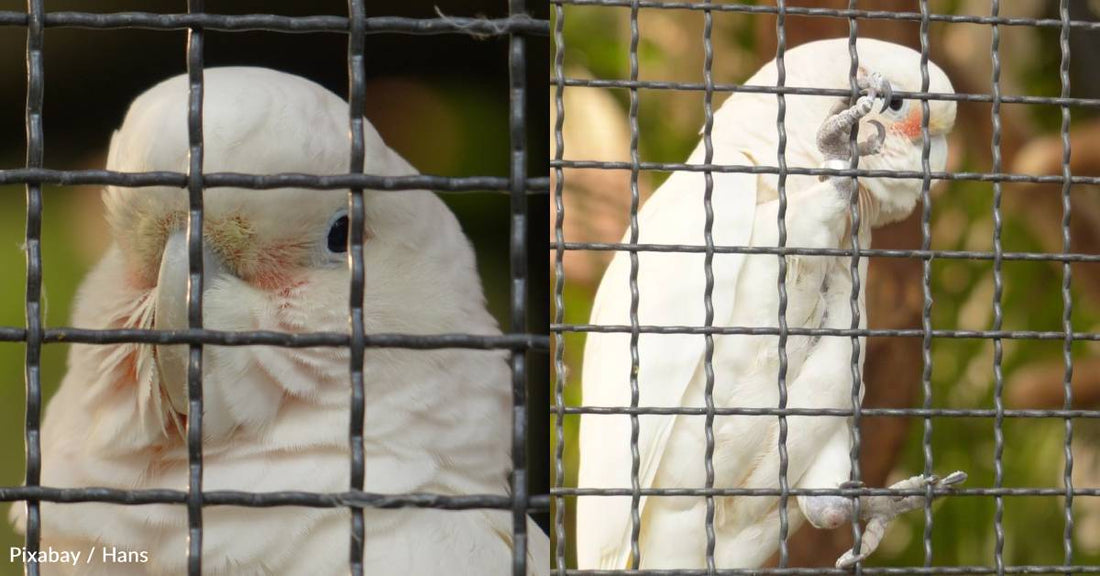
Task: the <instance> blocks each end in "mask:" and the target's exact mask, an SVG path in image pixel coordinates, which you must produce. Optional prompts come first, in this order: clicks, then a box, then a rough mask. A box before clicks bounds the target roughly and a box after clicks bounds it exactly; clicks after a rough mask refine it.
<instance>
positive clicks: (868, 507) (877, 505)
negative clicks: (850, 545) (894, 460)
mask: <svg viewBox="0 0 1100 576" xmlns="http://www.w3.org/2000/svg"><path fill="white" fill-rule="evenodd" d="M966 478H967V476H966V472H962V471H957V472H952V473H951V474H948V475H947V476H945V477H943V478H940V477H939V476H935V475H933V476H923V475H922V476H913V477H911V478H907V479H905V480H902V481H901V482H898V483H896V484H894V485H893V486H890V489H891V490H898V491H902V490H905V491H913V490H926V489H928V487H932V488H952V487H954V486H956V485H958V484H961V483H963V482H965V481H966ZM926 502H927V497H926V496H924V495H905V494H899V495H897V496H894V495H885V496H866V497H862V498H860V516H861V517H862V519H863V521H864V527H863V534H862V537H861V538H860V551H859V554H856V553H855V551H854V550H848V551H847V552H845V553H844V554H843V555H842V556H841V557H840V558H838V559H837V561H836V567H837V568H850V567H852V566H855V564H856V563H857V562H860V561H862V560H864V559H866V558H867V557H868V556H870V555H871V553H872V552H874V551H875V549H876V548H878V545H879V542H881V541H882V536H883V535H884V534H885V533H886V527H887V526H889V525H890V522H892V521H893V520H894V518H896V517H897V516H898V515H900V514H903V513H905V512H908V511H910V510H915V509H917V508H923V507H924V506H925V505H926Z"/></svg>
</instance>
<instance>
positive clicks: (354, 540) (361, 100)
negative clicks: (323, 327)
mask: <svg viewBox="0 0 1100 576" xmlns="http://www.w3.org/2000/svg"><path fill="white" fill-rule="evenodd" d="M365 18H366V8H365V6H364V4H363V0H348V19H349V20H350V24H351V29H350V33H349V34H348V125H349V128H350V131H349V136H350V142H349V144H350V146H349V154H350V155H351V158H350V164H349V165H348V171H349V172H352V173H356V172H363V164H364V157H363V154H364V153H365V151H366V150H365V146H366V145H365V143H364V141H363V115H364V114H365V113H366V97H367V87H366V83H367V80H366V74H365V72H364V69H363V66H364V55H363V54H364V52H365V50H366V44H365V43H366V39H365V34H364V30H363V27H364V26H363V21H364V19H365ZM364 209H365V208H364V206H363V189H362V188H358V187H352V188H351V189H350V190H349V191H348V214H350V215H351V218H350V220H351V222H350V224H351V230H350V234H349V238H348V267H349V268H351V280H350V282H351V290H350V292H349V297H348V323H349V324H350V326H349V328H350V329H351V342H352V347H351V358H350V366H349V368H350V371H351V398H350V399H349V400H350V402H351V418H350V419H349V422H348V446H349V448H350V454H351V459H350V462H349V463H348V464H349V465H350V466H351V476H350V477H351V490H353V491H361V490H363V482H364V479H365V476H366V456H365V454H364V447H363V427H364V425H365V422H364V420H365V418H366V405H365V395H366V392H365V390H364V389H365V384H364V382H363V362H364V356H365V349H364V347H363V346H361V345H360V343H362V342H363V340H364V339H365V337H366V327H365V325H364V320H363V293H364V291H365V290H366V286H365V285H366V271H365V270H364V264H363V229H364V228H365V227H366V224H365V223H364V222H363V219H364V218H365V216H366V215H365V214H364ZM365 545H366V522H365V519H364V515H363V510H362V509H361V508H353V509H352V510H351V538H350V541H349V542H348V562H349V563H350V565H351V574H352V576H363V548H364V546H365Z"/></svg>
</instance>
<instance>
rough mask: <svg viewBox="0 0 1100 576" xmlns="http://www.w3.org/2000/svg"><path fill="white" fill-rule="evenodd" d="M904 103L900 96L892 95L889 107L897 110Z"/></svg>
mask: <svg viewBox="0 0 1100 576" xmlns="http://www.w3.org/2000/svg"><path fill="white" fill-rule="evenodd" d="M904 103H905V101H904V100H902V99H901V98H900V97H898V96H894V97H893V98H891V99H890V109H891V110H893V111H894V112H897V111H898V110H901V106H902V104H904Z"/></svg>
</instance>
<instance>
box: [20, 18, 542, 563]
mask: <svg viewBox="0 0 1100 576" xmlns="http://www.w3.org/2000/svg"><path fill="white" fill-rule="evenodd" d="M436 7H438V9H439V10H441V11H442V12H443V13H445V14H448V15H452V16H487V17H504V16H506V15H507V3H506V2H503V1H502V0H450V1H444V2H439V1H421V0H411V1H410V0H406V1H397V0H371V2H368V3H367V12H368V15H373V16H378V15H392V16H408V17H419V18H434V17H436V16H437V14H436V12H435V11H436ZM47 9H48V10H49V11H66V10H85V11H86V10H94V11H96V12H116V11H147V12H160V13H178V12H185V11H186V9H187V6H186V2H183V1H182V0H177V1H172V2H169V1H164V0H141V1H138V0H129V1H123V0H101V1H99V2H96V3H95V4H94V5H89V4H88V3H87V2H77V1H72V0H69V1H65V0H56V1H55V0H51V1H50V2H48V3H47ZM206 9H207V11H208V12H210V13H229V14H248V13H275V14H285V15H308V14H333V15H344V14H346V11H347V7H346V3H344V2H338V1H329V0H324V1H314V2H308V3H307V2H294V1H291V0H268V1H257V0H243V1H242V0H238V1H234V2H226V1H215V0H211V1H208V2H207V6H206ZM530 9H531V10H532V15H533V16H536V17H542V18H545V17H546V13H547V6H546V5H545V4H541V3H538V2H531V3H530ZM0 10H15V11H24V10H25V6H24V4H22V3H20V2H13V1H12V0H0ZM186 37H187V36H186V33H185V32H183V31H148V30H79V29H70V28H48V29H47V31H46V34H45V55H46V58H45V70H46V83H45V87H46V88H45V143H46V152H45V163H46V166H47V167H49V168H55V169H98V168H103V166H104V161H105V157H106V151H107V143H108V140H109V137H110V134H111V130H113V129H114V128H115V127H117V125H118V124H119V123H120V122H121V121H122V118H123V115H124V114H125V112H126V108H127V106H128V105H129V102H130V101H131V100H132V99H133V98H134V97H135V96H137V95H138V94H139V93H141V92H142V91H143V90H145V89H146V88H148V87H150V86H152V85H153V84H155V83H157V82H159V81H161V80H163V79H166V78H168V77H171V76H174V75H176V74H181V73H183V72H185V53H186V52H185V51H186ZM206 37H207V43H206V52H205V60H206V65H207V66H219V65H253V66H267V67H271V68H276V69H279V70H283V71H287V72H292V73H295V74H299V75H301V76H304V77H306V78H310V79H312V80H315V81H317V82H320V83H321V84H323V85H325V86H326V87H328V88H330V89H332V90H334V91H335V92H337V93H338V94H346V91H347V88H346V86H347V67H346V57H347V56H346V49H347V48H346V46H347V44H346V37H345V36H343V35H341V34H278V33H268V32H244V33H225V32H208V33H207V35H206ZM25 43H26V32H25V30H24V29H23V28H21V27H15V26H9V27H0V86H3V87H4V89H3V90H0V134H2V135H3V136H4V137H3V138H0V168H10V167H20V166H22V165H23V161H24V160H23V158H24V154H25V140H24V128H23V122H24V120H23V114H24V104H25V98H26V69H25V64H24V59H25V49H26V45H25ZM527 50H528V54H529V64H528V66H527V78H528V83H529V86H530V87H531V88H530V90H529V93H528V102H527V109H528V110H536V111H538V112H537V113H534V114H531V115H529V118H530V121H529V122H528V140H529V147H528V149H529V150H530V153H529V172H530V174H531V175H532V176H539V175H544V174H546V172H547V167H546V158H547V154H548V153H547V150H548V149H547V136H546V131H547V124H546V117H545V115H544V114H543V113H542V111H543V110H546V106H547V100H546V98H547V96H546V92H545V86H546V77H547V68H546V64H545V63H546V62H547V59H548V56H547V50H548V42H547V40H546V39H545V38H544V37H535V38H531V39H529V40H528V42H527ZM366 51H367V52H366V56H367V57H366V75H367V79H368V84H367V116H368V118H369V119H370V120H371V122H373V123H374V125H375V126H376V127H377V128H378V129H379V131H380V132H381V134H382V136H383V138H384V139H385V140H386V141H387V143H389V145H390V146H391V147H393V148H394V149H396V150H397V151H398V152H399V153H400V154H402V155H403V156H405V158H407V159H408V160H409V161H410V162H412V163H413V164H414V165H415V166H416V167H417V168H418V169H419V170H420V171H421V172H423V173H428V174H437V175H446V176H472V175H490V176H507V175H508V150H509V140H508V107H509V102H508V41H507V38H506V37H503V38H491V39H475V38H471V37H468V36H462V35H445V36H406V35H392V34H384V35H371V36H368V38H367V41H366ZM44 198H45V212H44V221H43V247H42V253H43V260H44V278H45V300H46V313H45V314H46V325H47V326H52V327H58V326H64V325H67V323H68V322H69V316H70V303H71V300H72V297H73V294H74V292H75V290H76V288H77V286H78V283H79V282H80V280H81V278H82V277H83V276H84V274H85V272H86V271H87V270H88V269H89V267H90V266H92V265H93V264H94V262H95V261H96V259H97V258H98V256H99V255H100V254H101V253H102V251H103V250H104V249H105V248H106V246H107V243H108V241H109V239H108V238H107V236H106V230H105V223H104V222H103V219H102V216H101V205H100V201H99V194H98V189H96V188H94V187H52V186H51V187H47V188H46V190H45V193H44ZM444 198H445V200H446V201H447V202H448V204H449V205H450V206H451V207H452V209H454V211H455V212H456V213H457V214H458V216H459V218H460V219H461V221H462V224H463V227H464V229H465V230H466V233H467V234H468V235H469V236H470V237H471V239H472V240H473V242H474V245H475V247H476V249H477V254H478V265H479V267H480V271H481V274H482V278H483V281H484V284H485V289H486V293H487V296H488V299H489V303H490V307H491V309H492V311H493V313H494V314H495V315H496V317H497V318H498V320H499V321H500V323H501V325H502V326H505V327H507V325H508V299H509V298H508V291H509V281H508V262H509V261H508V244H509V241H508V238H509V217H508V214H509V201H508V198H507V196H506V195H503V194H500V193H496V192H486V193H475V194H464V195H444ZM529 210H530V214H531V218H530V223H531V226H530V232H529V242H530V246H531V250H530V254H531V257H530V258H529V263H528V270H529V273H530V284H529V285H530V292H529V294H528V298H529V302H530V309H531V311H530V314H529V317H528V325H529V328H530V329H531V331H534V332H541V333H545V332H546V330H547V321H548V316H547V310H546V307H545V305H544V303H545V302H546V301H547V286H548V282H547V273H548V272H547V268H546V266H545V262H546V260H545V258H546V257H545V254H546V253H547V252H546V251H547V237H548V232H547V222H548V218H547V210H548V207H547V201H546V197H545V196H536V197H532V199H531V201H530V203H529ZM24 218H25V194H24V188H23V187H22V186H4V187H0V271H3V273H2V274H0V325H4V326H23V325H24V315H23V298H24V293H25V260H24V254H23V252H22V248H21V246H22V242H23V240H22V239H23V234H24ZM67 348H68V346H66V345H57V344H51V345H47V346H46V347H45V349H44V351H43V359H42V383H43V390H44V394H45V399H46V400H47V401H48V400H49V398H50V397H51V396H52V394H53V392H54V391H55V390H56V387H57V384H58V382H59V381H60V379H61V377H62V375H63V374H64V372H65V357H66V354H67ZM23 354H24V346H23V345H22V344H19V343H0V378H2V379H3V382H0V486H13V485H19V484H21V483H22V480H23V466H24V453H23V433H22V428H23V410H24V409H23V406H24V401H25V398H24V379H23ZM548 370H549V369H548V363H547V357H546V355H545V354H532V355H530V357H529V360H528V371H529V375H530V392H529V397H530V400H531V403H532V405H533V406H535V407H533V408H532V409H531V410H530V413H529V418H530V431H531V437H530V439H529V446H528V454H529V457H530V462H531V471H530V473H529V476H528V477H529V478H530V479H531V486H530V490H531V492H532V493H535V494H539V493H546V490H547V478H548V476H547V468H546V465H547V462H548V457H547V452H546V450H547V446H548V437H547V430H548V426H547V418H548V416H547V411H546V405H547V376H548V373H549V372H548ZM368 425H369V424H368ZM0 508H2V512H3V514H2V519H0V548H2V549H4V550H7V547H8V546H11V545H19V544H20V543H21V541H22V539H21V537H20V536H18V535H17V534H15V533H14V532H13V531H12V530H11V528H10V526H9V524H8V522H7V510H8V506H6V505H5V506H0ZM540 521H545V519H544V518H540ZM21 573H22V569H21V567H20V566H18V565H14V564H11V563H8V562H0V575H8V574H21Z"/></svg>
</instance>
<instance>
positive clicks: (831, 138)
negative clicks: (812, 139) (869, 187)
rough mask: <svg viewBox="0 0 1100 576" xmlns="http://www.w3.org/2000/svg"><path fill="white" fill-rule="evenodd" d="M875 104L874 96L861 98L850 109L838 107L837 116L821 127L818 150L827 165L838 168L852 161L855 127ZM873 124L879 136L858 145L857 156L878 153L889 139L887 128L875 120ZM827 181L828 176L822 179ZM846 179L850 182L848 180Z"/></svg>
mask: <svg viewBox="0 0 1100 576" xmlns="http://www.w3.org/2000/svg"><path fill="white" fill-rule="evenodd" d="M874 105H875V99H874V97H873V96H871V95H866V96H861V97H860V98H859V100H856V103H855V105H854V106H852V107H850V108H843V104H840V105H838V106H837V107H835V108H834V109H833V110H834V112H833V114H832V115H831V116H829V117H828V118H826V119H825V122H823V123H822V124H821V128H820V129H818V131H817V149H818V150H819V151H820V152H821V154H822V155H823V156H824V157H825V165H826V166H829V165H832V164H835V165H837V166H838V167H843V168H847V167H848V164H849V161H850V159H851V144H850V142H849V140H850V138H851V132H852V128H853V127H854V126H855V125H856V124H858V123H859V121H860V120H861V119H863V117H864V116H866V115H867V114H869V113H870V112H871V109H872V108H874ZM838 109H839V110H838ZM870 124H871V125H872V126H874V127H875V131H876V132H877V134H876V135H875V136H874V137H872V138H871V139H869V140H865V141H863V142H859V143H857V153H858V154H859V155H860V156H869V155H871V154H877V153H878V152H879V150H881V149H882V143H883V141H885V139H886V128H884V127H883V126H882V124H881V123H880V122H878V121H875V120H872V121H871V122H870ZM825 178H827V176H822V178H821V179H822V180H824V179H825ZM845 179H846V180H850V178H847V177H845Z"/></svg>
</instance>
